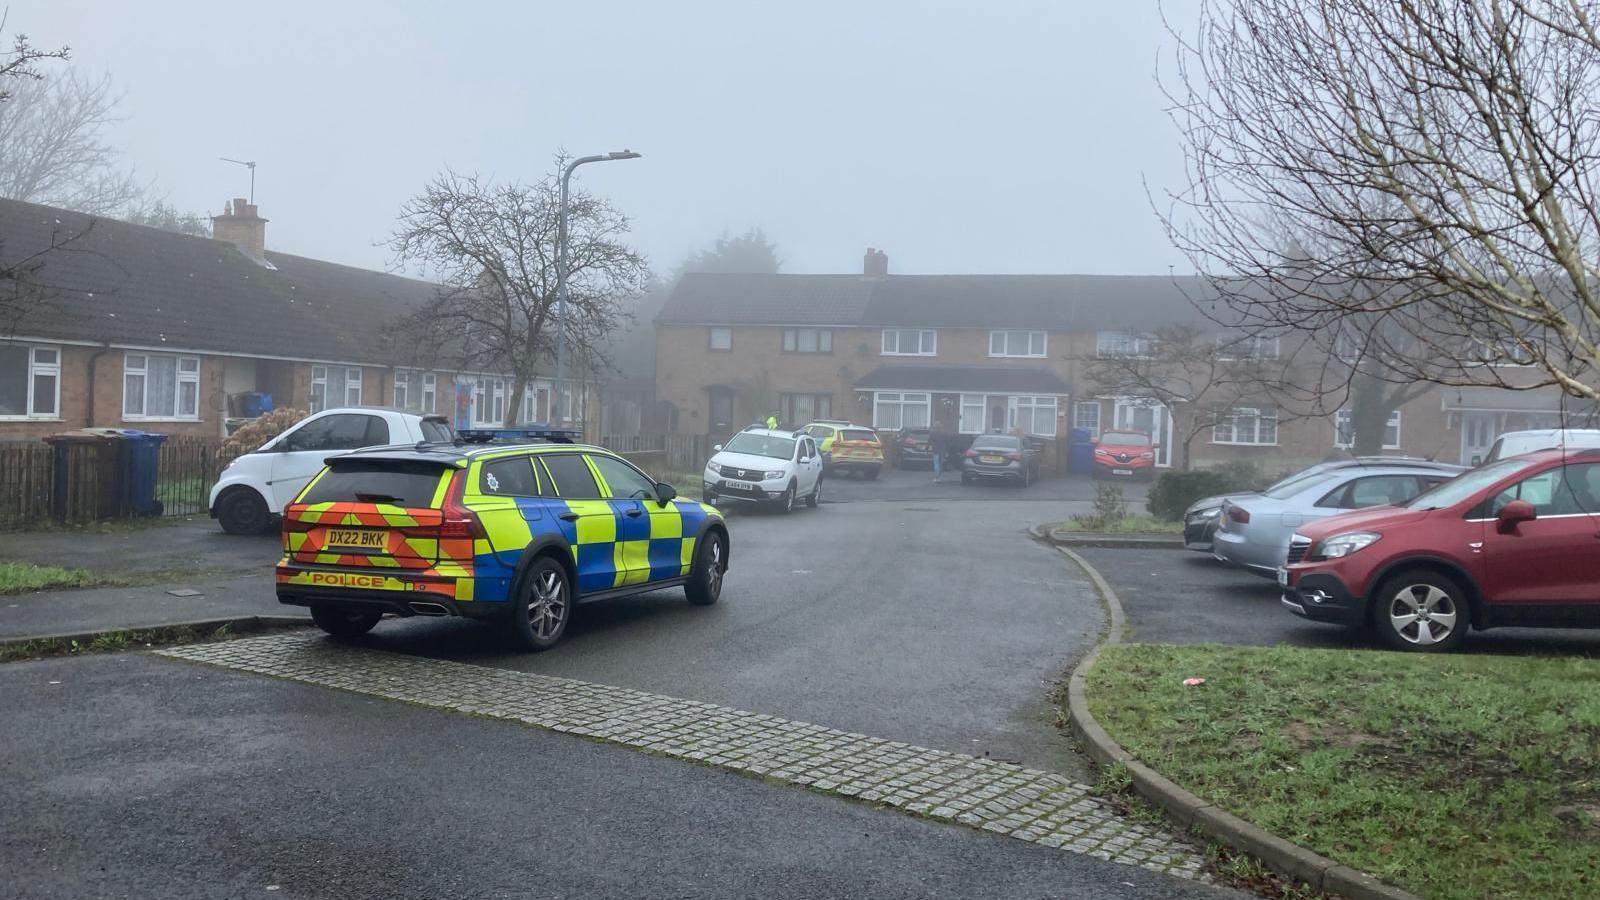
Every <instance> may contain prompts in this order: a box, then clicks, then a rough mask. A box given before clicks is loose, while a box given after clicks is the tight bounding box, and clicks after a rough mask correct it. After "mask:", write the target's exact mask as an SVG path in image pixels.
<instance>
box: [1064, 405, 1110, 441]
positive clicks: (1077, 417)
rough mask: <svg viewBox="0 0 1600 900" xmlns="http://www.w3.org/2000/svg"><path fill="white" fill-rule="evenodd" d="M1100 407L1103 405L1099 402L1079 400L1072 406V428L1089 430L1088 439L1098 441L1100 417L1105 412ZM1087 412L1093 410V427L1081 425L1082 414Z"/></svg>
mask: <svg viewBox="0 0 1600 900" xmlns="http://www.w3.org/2000/svg"><path fill="white" fill-rule="evenodd" d="M1102 407H1103V404H1102V403H1101V402H1100V401H1099V400H1079V401H1078V402H1076V403H1074V404H1072V427H1073V428H1087V429H1089V437H1091V438H1093V439H1095V440H1099V439H1100V417H1101V416H1102V415H1104V413H1105V410H1104V409H1103V408H1102ZM1089 410H1094V424H1093V425H1085V424H1083V413H1085V412H1087V411H1089Z"/></svg>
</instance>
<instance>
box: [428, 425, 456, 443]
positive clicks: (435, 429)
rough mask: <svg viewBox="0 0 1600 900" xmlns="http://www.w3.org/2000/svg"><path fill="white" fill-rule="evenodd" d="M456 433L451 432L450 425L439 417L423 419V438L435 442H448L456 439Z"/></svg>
mask: <svg viewBox="0 0 1600 900" xmlns="http://www.w3.org/2000/svg"><path fill="white" fill-rule="evenodd" d="M455 437H456V436H455V435H454V434H452V433H451V432H450V426H449V425H448V424H447V423H445V422H442V421H440V420H438V419H423V420H422V439H423V440H425V441H427V442H429V443H434V444H448V443H450V442H451V441H453V440H455Z"/></svg>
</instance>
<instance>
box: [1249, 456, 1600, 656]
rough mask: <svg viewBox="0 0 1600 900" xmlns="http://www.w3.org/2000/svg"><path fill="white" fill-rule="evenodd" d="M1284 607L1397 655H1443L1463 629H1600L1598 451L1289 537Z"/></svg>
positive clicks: (1523, 465)
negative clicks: (1353, 631) (1356, 631)
mask: <svg viewBox="0 0 1600 900" xmlns="http://www.w3.org/2000/svg"><path fill="white" fill-rule="evenodd" d="M1278 583H1279V584H1280V585H1282V586H1283V589H1284V593H1283V605H1284V606H1287V607H1288V608H1289V609H1290V610H1291V611H1292V612H1294V613H1295V614H1296V615H1300V616H1304V617H1306V618H1308V619H1315V620H1317V621H1321V622H1336V623H1339V624H1342V625H1351V626H1356V627H1364V628H1371V629H1372V630H1374V631H1376V632H1377V633H1378V635H1379V636H1380V637H1382V638H1383V640H1384V641H1385V642H1386V643H1388V644H1389V645H1390V646H1392V647H1395V648H1396V649H1399V650H1417V651H1440V650H1449V649H1450V648H1452V647H1454V646H1456V645H1457V644H1459V643H1460V642H1461V638H1462V636H1463V635H1464V634H1466V631H1467V629H1468V627H1471V628H1476V629H1480V630H1481V629H1484V628H1492V627H1494V626H1496V625H1525V626H1541V627H1579V628H1600V450H1579V451H1573V450H1541V451H1539V452H1537V453H1529V454H1525V455H1523V456H1514V457H1511V458H1510V459H1503V460H1500V461H1498V462H1493V463H1489V464H1487V465H1484V466H1482V467H1480V468H1477V469H1473V470H1471V471H1469V472H1466V473H1463V474H1462V475H1459V476H1457V477H1456V478H1455V479H1453V480H1451V481H1447V482H1445V483H1444V484H1441V485H1439V486H1438V487H1436V488H1433V489H1432V490H1429V491H1425V492H1423V493H1421V494H1418V495H1417V496H1416V497H1414V498H1413V499H1411V500H1409V501H1407V502H1406V503H1405V504H1404V505H1401V506H1385V507H1379V508H1377V509H1367V510H1361V511H1358V512H1351V513H1345V514H1343V515H1338V516H1332V517H1329V518H1327V519H1322V520H1320V521H1318V522H1316V523H1314V524H1311V525H1308V526H1306V527H1305V528H1302V529H1301V530H1300V531H1299V532H1297V533H1296V534H1295V535H1294V537H1293V538H1292V539H1291V541H1290V545H1289V558H1288V560H1287V563H1286V564H1285V566H1284V567H1283V568H1282V569H1280V570H1279V571H1278Z"/></svg>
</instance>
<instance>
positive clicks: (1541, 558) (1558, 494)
mask: <svg viewBox="0 0 1600 900" xmlns="http://www.w3.org/2000/svg"><path fill="white" fill-rule="evenodd" d="M1512 500H1526V501H1528V502H1529V503H1531V504H1533V509H1534V512H1535V513H1536V514H1537V515H1538V518H1536V519H1533V520H1532V521H1529V522H1519V523H1517V525H1516V526H1515V527H1514V528H1512V529H1511V530H1509V531H1507V532H1504V533H1502V532H1501V531H1500V529H1499V528H1498V527H1497V525H1498V523H1497V522H1495V521H1494V520H1493V517H1494V516H1495V515H1496V514H1497V513H1499V511H1500V509H1501V508H1502V507H1504V506H1505V505H1506V504H1507V503H1509V502H1511V501H1512ZM1597 514H1600V463H1577V464H1573V465H1568V466H1561V467H1558V468H1554V469H1547V470H1545V471H1543V472H1540V473H1539V474H1537V475H1530V476H1529V477H1527V478H1524V479H1523V480H1521V481H1519V482H1517V483H1516V484H1514V485H1512V486H1511V487H1509V488H1507V489H1505V490H1504V491H1501V492H1500V494H1499V495H1498V496H1496V497H1495V498H1494V499H1493V500H1491V501H1490V504H1489V509H1488V510H1487V511H1486V515H1487V517H1488V518H1489V519H1490V521H1487V522H1485V523H1484V529H1483V556H1484V568H1485V578H1484V581H1485V585H1484V587H1485V593H1486V594H1487V595H1488V596H1489V597H1490V598H1491V600H1492V602H1494V603H1496V604H1507V605H1517V606H1526V605H1529V604H1556V605H1569V604H1576V603H1585V604H1587V603H1596V602H1600V515H1597Z"/></svg>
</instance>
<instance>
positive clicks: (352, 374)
mask: <svg viewBox="0 0 1600 900" xmlns="http://www.w3.org/2000/svg"><path fill="white" fill-rule="evenodd" d="M360 405H361V369H360V367H358V366H349V367H345V366H312V367H311V411H312V412H321V411H322V410H325V409H328V408H330V407H334V406H360Z"/></svg>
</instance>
